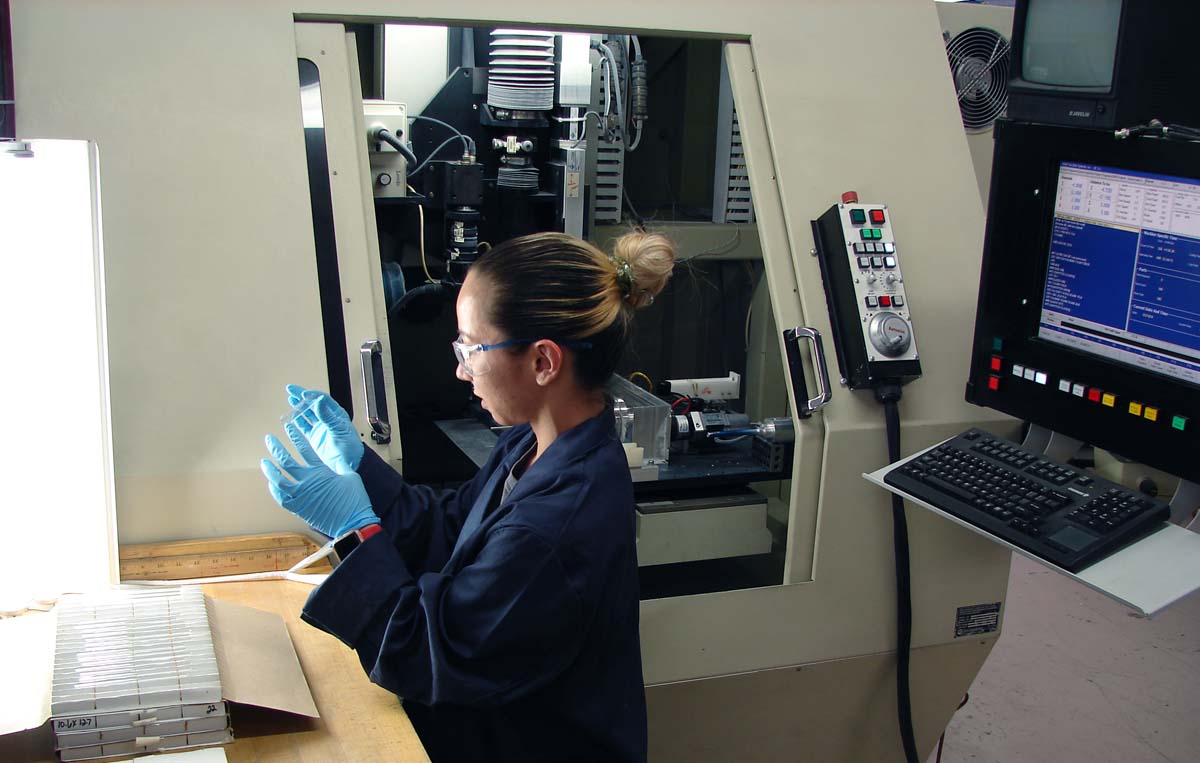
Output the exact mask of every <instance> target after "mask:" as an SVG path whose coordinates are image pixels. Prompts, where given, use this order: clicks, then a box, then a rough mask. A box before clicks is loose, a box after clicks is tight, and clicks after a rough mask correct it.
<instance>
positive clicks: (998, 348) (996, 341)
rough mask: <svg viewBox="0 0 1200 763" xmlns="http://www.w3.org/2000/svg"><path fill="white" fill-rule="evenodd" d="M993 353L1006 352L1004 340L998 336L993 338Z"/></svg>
mask: <svg viewBox="0 0 1200 763" xmlns="http://www.w3.org/2000/svg"><path fill="white" fill-rule="evenodd" d="M992 352H1004V340H1003V339H1001V338H1000V337H998V336H994V337H992Z"/></svg>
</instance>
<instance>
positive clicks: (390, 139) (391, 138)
mask: <svg viewBox="0 0 1200 763" xmlns="http://www.w3.org/2000/svg"><path fill="white" fill-rule="evenodd" d="M375 139H376V140H379V141H383V142H384V143H386V144H388V145H389V146H391V147H392V148H394V149H396V150H397V151H399V152H400V153H401V154H403V155H404V160H405V161H406V162H408V166H409V167H412V166H413V165H415V164H416V163H417V156H416V154H414V153H413V152H412V149H410V148H409V147H408V146H406V145H405V144H404V141H402V140H400V138H399V137H397V136H396V135H393V134H392V132H391V131H390V130H385V129H383V128H382V127H381V128H379V129H378V130H376V131H375Z"/></svg>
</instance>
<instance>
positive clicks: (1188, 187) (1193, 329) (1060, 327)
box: [1038, 162, 1200, 384]
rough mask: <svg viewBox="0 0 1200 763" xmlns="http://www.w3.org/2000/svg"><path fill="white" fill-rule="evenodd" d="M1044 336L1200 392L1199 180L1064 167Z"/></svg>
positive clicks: (1040, 329) (1040, 330) (1044, 312)
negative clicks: (1199, 388) (1194, 386)
mask: <svg viewBox="0 0 1200 763" xmlns="http://www.w3.org/2000/svg"><path fill="white" fill-rule="evenodd" d="M1038 336H1039V337H1040V338H1042V339H1045V340H1048V341H1051V342H1056V343H1059V344H1063V345H1066V346H1069V347H1072V348H1075V349H1077V350H1081V351H1083V352H1087V353H1091V354H1093V355H1097V356H1100V357H1104V358H1108V359H1110V360H1115V361H1118V362H1121V363H1126V364H1128V365H1131V366H1135V367H1137V368H1142V369H1145V370H1148V371H1153V372H1156V373H1160V374H1165V375H1167V376H1170V377H1172V378H1175V379H1179V380H1181V381H1186V382H1190V383H1192V384H1200V181H1198V180H1193V179H1189V178H1182V177H1173V176H1170V175H1158V174H1152V173H1147V172H1134V171H1129V170H1119V169H1113V168H1110V167H1099V166H1096V165H1091V164H1077V163H1074V162H1063V163H1061V164H1060V165H1059V171H1058V188H1057V194H1056V197H1055V202H1054V221H1053V225H1052V229H1051V233H1050V256H1049V262H1048V266H1047V270H1046V288H1045V291H1044V293H1043V298H1042V311H1041V319H1040V323H1039V326H1038Z"/></svg>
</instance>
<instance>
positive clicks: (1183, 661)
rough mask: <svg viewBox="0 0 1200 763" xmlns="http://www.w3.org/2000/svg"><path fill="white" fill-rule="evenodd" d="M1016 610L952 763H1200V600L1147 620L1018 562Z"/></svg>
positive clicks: (955, 739)
mask: <svg viewBox="0 0 1200 763" xmlns="http://www.w3.org/2000/svg"><path fill="white" fill-rule="evenodd" d="M1006 606H1007V611H1006V612H1005V614H1004V622H1003V630H1002V633H1001V636H1000V640H999V642H998V643H997V644H996V647H995V649H993V651H992V654H991V656H990V657H989V658H988V660H987V662H986V663H985V664H984V666H983V670H982V671H980V673H979V676H978V677H977V678H976V679H975V683H974V685H973V686H972V687H971V691H970V701H969V702H968V703H967V705H966V706H965V707H963V708H961V709H960V710H959V711H958V713H957V714H956V715H955V716H954V719H953V720H952V721H951V722H950V726H949V728H948V729H947V730H946V741H945V747H944V749H943V752H942V761H943V763H960V762H961V761H972V762H973V763H990V762H991V761H996V762H997V763H1000V762H1001V761H1003V763H1012V762H1014V761H1020V763H1041V762H1042V761H1046V763H1050V762H1051V761H1054V762H1055V763H1071V762H1072V761H1086V762H1087V763H1100V762H1102V761H1121V762H1122V763H1139V762H1140V761H1154V762H1155V763H1165V762H1167V761H1170V763H1193V762H1194V761H1200V596H1198V595H1192V596H1190V597H1188V598H1186V599H1184V600H1183V601H1180V602H1177V603H1176V604H1175V605H1174V606H1173V607H1170V608H1168V609H1167V610H1166V611H1165V612H1161V613H1160V614H1158V615H1157V616H1156V617H1155V618H1154V619H1152V620H1147V619H1145V618H1142V617H1139V616H1137V615H1136V614H1134V613H1133V612H1132V610H1129V609H1127V608H1126V607H1124V606H1122V605H1120V604H1118V603H1116V602H1114V601H1112V600H1110V599H1107V598H1105V597H1104V596H1102V595H1101V594H1099V593H1096V592H1094V591H1092V590H1091V589H1089V588H1087V587H1085V586H1083V585H1081V584H1078V583H1075V582H1073V581H1071V580H1069V579H1068V578H1066V577H1063V576H1062V575H1059V574H1058V573H1055V572H1051V571H1050V570H1047V569H1046V568H1045V567H1042V566H1040V565H1038V564H1037V563H1035V562H1032V561H1030V560H1028V559H1026V558H1025V557H1022V556H1016V555H1014V557H1013V566H1012V573H1011V576H1010V578H1009V589H1008V599H1007V605H1006ZM929 760H930V761H933V760H934V757H933V756H931V757H930V759H929Z"/></svg>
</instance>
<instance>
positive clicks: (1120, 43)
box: [1009, 0, 1130, 98]
mask: <svg viewBox="0 0 1200 763" xmlns="http://www.w3.org/2000/svg"><path fill="white" fill-rule="evenodd" d="M1031 2H1039V0H1017V2H1016V5H1015V6H1014V8H1013V25H1012V35H1011V44H1010V48H1011V50H1012V56H1011V60H1012V65H1011V73H1010V76H1009V90H1010V91H1011V90H1018V91H1027V92H1029V93H1039V94H1043V95H1054V94H1061V95H1063V96H1067V97H1079V96H1094V97H1099V98H1110V97H1114V96H1116V95H1117V89H1118V83H1119V81H1120V73H1121V54H1122V52H1123V48H1124V47H1125V30H1126V29H1127V24H1128V15H1129V6H1130V4H1129V2H1128V0H1121V13H1120V17H1119V20H1118V21H1117V46H1116V50H1114V51H1113V71H1112V78H1111V80H1109V85H1108V87H1101V86H1095V85H1087V86H1072V85H1055V84H1049V83H1043V82H1035V81H1033V80H1029V79H1027V78H1026V77H1025V56H1024V50H1025V24H1026V21H1027V19H1028V16H1029V5H1030V3H1031Z"/></svg>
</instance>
